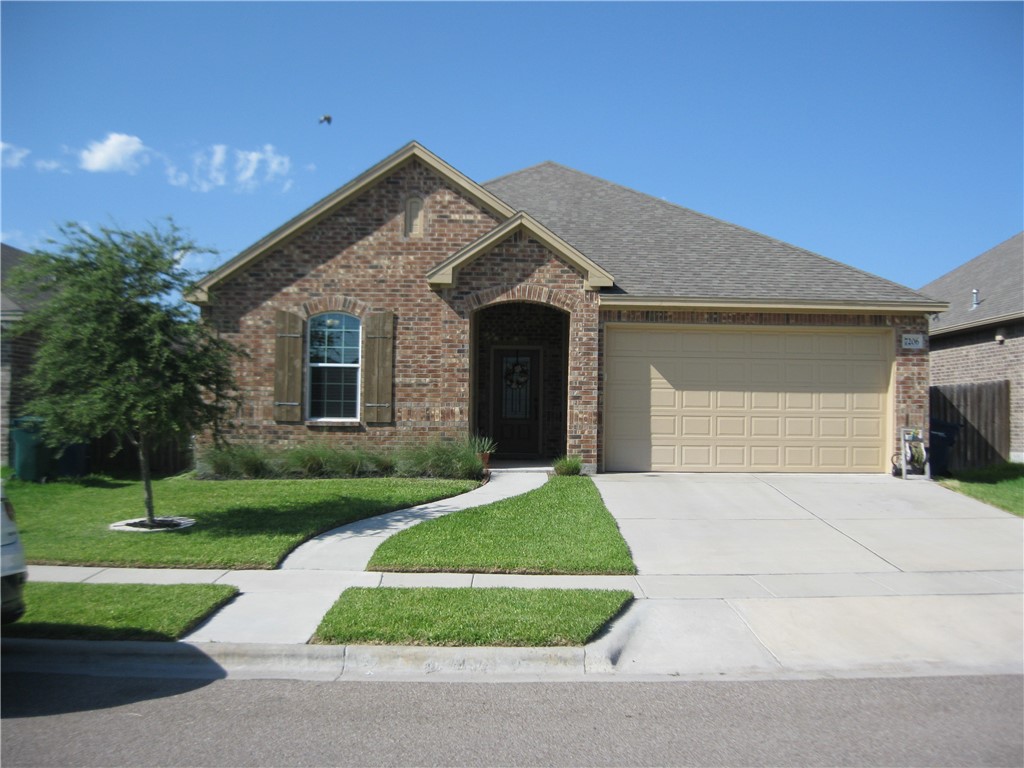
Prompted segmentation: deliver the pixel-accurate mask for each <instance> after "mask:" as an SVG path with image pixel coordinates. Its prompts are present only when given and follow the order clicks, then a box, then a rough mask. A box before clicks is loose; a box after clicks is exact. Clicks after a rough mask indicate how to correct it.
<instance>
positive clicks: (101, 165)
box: [78, 133, 149, 174]
mask: <svg viewBox="0 0 1024 768" xmlns="http://www.w3.org/2000/svg"><path fill="white" fill-rule="evenodd" d="M78 157H79V167H80V168H82V169H83V170H86V171H90V172H112V171H124V172H125V173H128V174H133V173H135V172H136V171H138V170H139V167H140V166H141V165H145V164H146V163H147V162H149V150H148V149H147V148H146V145H145V144H143V143H142V139H140V138H139V137H138V136H129V135H128V134H125V133H108V134H107V138H105V139H104V140H103V141H94V142H92V143H91V144H89V148H88V149H84V150H82V151H81V152H80V153H79V155H78Z"/></svg>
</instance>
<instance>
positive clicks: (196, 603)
mask: <svg viewBox="0 0 1024 768" xmlns="http://www.w3.org/2000/svg"><path fill="white" fill-rule="evenodd" d="M237 592H238V590H237V589H236V588H235V587H232V586H228V585H226V584H171V585H166V584H63V583H43V582H29V583H28V584H26V585H25V604H26V606H27V610H26V611H25V615H24V617H22V619H21V620H20V621H18V622H17V623H15V624H8V625H7V626H5V627H4V628H3V635H4V637H32V638H47V639H56V640H69V639H74V640H168V641H169V640H177V639H179V638H181V637H183V636H184V635H186V634H188V632H189V631H191V630H192V629H193V628H194V627H196V626H198V625H199V624H200V623H201V622H202V621H203V620H204V619H205V618H206V617H207V616H208V615H210V614H211V613H212V612H213V611H215V610H216V609H217V608H219V607H220V606H222V605H224V604H225V603H227V602H228V601H229V600H231V598H233V597H234V596H235V594H236V593H237Z"/></svg>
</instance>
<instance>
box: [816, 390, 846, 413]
mask: <svg viewBox="0 0 1024 768" xmlns="http://www.w3.org/2000/svg"><path fill="white" fill-rule="evenodd" d="M848 401H849V395H848V394H847V393H846V392H822V393H821V395H820V396H819V397H818V410H819V411H845V410H847V408H848V407H849V405H848Z"/></svg>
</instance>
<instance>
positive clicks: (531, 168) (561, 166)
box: [480, 160, 572, 187]
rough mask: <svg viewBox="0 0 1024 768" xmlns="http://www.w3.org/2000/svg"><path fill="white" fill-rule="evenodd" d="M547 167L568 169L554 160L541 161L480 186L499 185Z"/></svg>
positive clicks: (482, 183)
mask: <svg viewBox="0 0 1024 768" xmlns="http://www.w3.org/2000/svg"><path fill="white" fill-rule="evenodd" d="M545 165H555V166H558V167H560V168H565V167H566V166H563V165H560V164H559V163H556V162H555V161H554V160H543V161H541V162H539V163H535V164H534V165H528V166H527V167H526V168H520V169H519V170H518V171H509V172H508V173H506V174H502V175H501V176H496V177H495V178H493V179H488V180H487V181H484V182H481V183H480V186H482V187H486V186H487V185H488V184H497V183H498V182H499V181H505V179H511V178H512V177H513V176H518V175H519V174H521V173H526V172H527V171H532V170H534V169H535V168H540V167H542V166H545ZM569 170H570V171H571V170H572V168H569Z"/></svg>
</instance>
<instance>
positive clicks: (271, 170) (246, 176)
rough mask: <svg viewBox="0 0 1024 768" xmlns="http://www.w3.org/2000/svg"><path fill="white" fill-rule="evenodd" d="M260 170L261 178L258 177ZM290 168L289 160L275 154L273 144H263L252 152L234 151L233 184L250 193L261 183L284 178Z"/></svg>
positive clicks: (284, 156)
mask: <svg viewBox="0 0 1024 768" xmlns="http://www.w3.org/2000/svg"><path fill="white" fill-rule="evenodd" d="M261 168H262V169H263V174H262V178H261V177H260V176H259V175H258V174H259V172H260V169H261ZM291 168H292V161H291V158H290V157H288V156H287V155H279V154H277V150H276V149H274V145H273V144H264V145H263V148H262V149H257V150H253V151H244V150H240V149H236V150H235V173H236V176H235V183H236V184H237V186H238V188H239V189H241V190H244V191H251V190H253V189H255V188H256V187H258V186H259V185H260V184H261V183H270V182H272V181H275V180H277V179H282V178H286V177H287V176H288V174H289V173H290V172H291ZM286 186H288V185H287V182H286Z"/></svg>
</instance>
